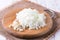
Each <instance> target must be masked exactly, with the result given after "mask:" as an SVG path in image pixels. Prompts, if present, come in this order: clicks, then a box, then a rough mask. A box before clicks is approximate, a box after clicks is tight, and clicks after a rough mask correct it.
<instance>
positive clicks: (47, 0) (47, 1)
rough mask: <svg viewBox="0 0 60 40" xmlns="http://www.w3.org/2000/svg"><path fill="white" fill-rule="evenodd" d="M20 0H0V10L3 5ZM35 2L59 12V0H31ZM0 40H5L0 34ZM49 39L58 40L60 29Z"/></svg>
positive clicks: (59, 38) (59, 39)
mask: <svg viewBox="0 0 60 40" xmlns="http://www.w3.org/2000/svg"><path fill="white" fill-rule="evenodd" d="M17 1H20V0H0V10H3V9H4V8H5V7H7V6H9V5H11V4H13V3H15V2H17ZM31 1H33V2H35V3H38V4H40V5H43V6H45V7H47V8H50V9H52V10H55V11H57V12H60V0H31ZM0 40H5V38H4V37H3V36H2V35H1V36H0ZM49 40H60V30H58V31H57V32H56V34H55V37H54V36H52V37H51V38H50V39H49Z"/></svg>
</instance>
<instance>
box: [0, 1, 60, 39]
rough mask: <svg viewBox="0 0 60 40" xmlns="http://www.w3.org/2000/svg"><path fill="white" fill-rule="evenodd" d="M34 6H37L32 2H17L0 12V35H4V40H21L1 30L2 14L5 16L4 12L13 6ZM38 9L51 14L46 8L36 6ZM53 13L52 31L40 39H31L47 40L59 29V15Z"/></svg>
mask: <svg viewBox="0 0 60 40" xmlns="http://www.w3.org/2000/svg"><path fill="white" fill-rule="evenodd" d="M27 3H28V4H29V5H30V4H34V5H35V6H37V5H38V4H35V3H32V2H29V1H21V2H17V3H16V4H13V5H12V6H10V7H8V8H5V9H4V10H2V11H1V12H0V34H2V35H4V36H5V37H6V38H7V40H8V39H9V40H22V39H20V38H16V37H14V36H12V35H10V34H8V33H7V32H6V31H5V30H4V29H3V28H2V23H1V22H2V18H3V16H4V14H6V12H7V10H9V9H10V10H11V8H12V7H13V6H18V5H19V6H21V4H25V5H26V4H27ZM38 6H39V7H40V8H41V10H45V11H46V12H48V13H49V14H50V13H51V12H50V11H49V10H50V9H47V8H45V7H43V6H40V5H38ZM53 12H54V13H55V15H54V17H53V18H52V19H53V21H54V25H53V29H54V30H52V31H51V32H50V33H49V34H47V35H44V36H42V37H38V38H35V39H33V40H37V39H38V40H43V39H45V40H48V39H49V38H50V37H51V36H52V35H54V33H55V32H56V31H57V30H58V29H59V28H60V25H59V24H60V21H59V20H60V13H58V12H55V11H53ZM26 40H28V39H26ZM30 40H31V39H30Z"/></svg>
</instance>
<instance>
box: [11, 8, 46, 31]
mask: <svg viewBox="0 0 60 40" xmlns="http://www.w3.org/2000/svg"><path fill="white" fill-rule="evenodd" d="M45 19H46V16H45V14H44V13H40V12H38V11H37V10H36V9H31V8H26V9H23V10H22V11H20V12H18V13H17V14H16V19H15V20H14V21H13V23H12V24H11V25H10V26H11V27H13V29H14V30H19V31H24V30H25V29H26V28H28V29H29V30H34V29H36V30H37V29H39V28H41V27H44V26H45V25H46V22H45Z"/></svg>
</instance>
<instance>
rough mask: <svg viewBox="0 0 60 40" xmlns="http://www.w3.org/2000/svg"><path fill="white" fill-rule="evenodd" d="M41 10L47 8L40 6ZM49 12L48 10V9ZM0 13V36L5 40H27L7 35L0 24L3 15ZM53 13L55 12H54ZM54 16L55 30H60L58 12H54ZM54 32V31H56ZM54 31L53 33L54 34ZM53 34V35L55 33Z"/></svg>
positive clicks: (59, 14)
mask: <svg viewBox="0 0 60 40" xmlns="http://www.w3.org/2000/svg"><path fill="white" fill-rule="evenodd" d="M41 8H42V9H47V8H45V7H42V6H41ZM4 10H6V9H4ZM4 10H2V11H4ZM49 10H50V9H49ZM2 11H0V34H2V35H4V36H5V37H6V38H7V40H28V39H19V38H15V37H13V36H11V35H10V34H8V33H7V32H6V31H5V30H4V29H3V28H2V24H1V21H2V17H3V15H4V13H2ZM54 12H55V11H54ZM55 14H56V17H57V18H56V22H57V24H58V25H57V30H58V29H60V13H58V12H55ZM57 30H56V31H57ZM56 31H55V32H56ZM55 32H54V33H55ZM54 33H53V34H54ZM44 39H45V40H48V38H47V37H46V38H44ZM34 40H42V39H40V38H38V39H34Z"/></svg>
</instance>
